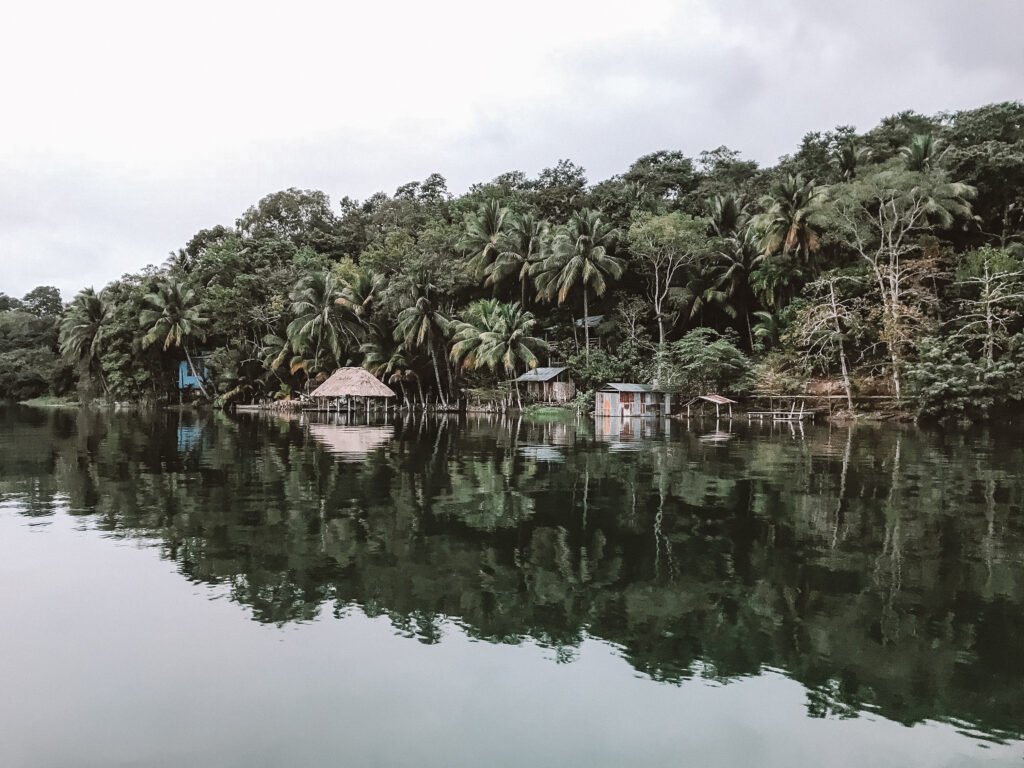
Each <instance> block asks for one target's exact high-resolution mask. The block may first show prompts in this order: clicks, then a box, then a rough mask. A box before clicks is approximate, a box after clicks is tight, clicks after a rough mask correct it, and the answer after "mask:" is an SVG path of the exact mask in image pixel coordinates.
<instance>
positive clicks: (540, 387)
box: [515, 367, 576, 403]
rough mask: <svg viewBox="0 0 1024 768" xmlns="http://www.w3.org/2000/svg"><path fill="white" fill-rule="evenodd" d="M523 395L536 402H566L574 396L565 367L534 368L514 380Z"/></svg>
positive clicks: (573, 389)
mask: <svg viewBox="0 0 1024 768" xmlns="http://www.w3.org/2000/svg"><path fill="white" fill-rule="evenodd" d="M515 383H516V385H517V386H518V387H519V388H520V390H521V391H522V393H523V395H525V396H526V397H528V398H530V399H531V400H534V401H536V402H538V403H567V402H569V401H570V400H572V399H573V398H574V397H576V387H575V386H573V383H572V382H571V381H569V369H568V368H566V367H561V368H559V367H551V368H534V369H533V370H531V371H527V372H526V373H524V374H523V375H522V376H520V377H519V378H518V379H516V381H515Z"/></svg>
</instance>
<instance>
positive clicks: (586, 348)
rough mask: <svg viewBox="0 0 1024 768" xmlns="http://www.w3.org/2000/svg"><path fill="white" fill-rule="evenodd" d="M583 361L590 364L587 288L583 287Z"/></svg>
mask: <svg viewBox="0 0 1024 768" xmlns="http://www.w3.org/2000/svg"><path fill="white" fill-rule="evenodd" d="M583 345H584V346H583V359H584V360H586V361H587V362H588V363H589V362H590V309H589V305H588V304H587V286H586V285H584V286H583Z"/></svg>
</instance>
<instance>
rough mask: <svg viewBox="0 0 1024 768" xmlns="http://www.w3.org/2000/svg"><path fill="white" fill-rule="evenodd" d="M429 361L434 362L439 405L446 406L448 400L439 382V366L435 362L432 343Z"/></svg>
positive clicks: (435, 349)
mask: <svg viewBox="0 0 1024 768" xmlns="http://www.w3.org/2000/svg"><path fill="white" fill-rule="evenodd" d="M430 361H431V362H432V363H433V364H434V379H435V380H436V381H437V399H438V400H440V401H441V405H443V406H444V407H445V408H447V407H448V400H447V398H446V397H445V394H444V385H442V384H441V368H440V367H439V366H438V364H437V346H436V345H434V344H431V345H430Z"/></svg>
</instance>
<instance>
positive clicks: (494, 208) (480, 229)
mask: <svg viewBox="0 0 1024 768" xmlns="http://www.w3.org/2000/svg"><path fill="white" fill-rule="evenodd" d="M507 215H508V209H507V208H503V207H502V205H501V204H500V203H499V202H498V201H497V200H488V201H487V202H486V203H484V204H483V205H482V206H480V209H479V210H478V211H477V213H476V215H475V216H470V217H468V218H467V220H466V232H465V234H464V235H463V236H462V241H461V246H462V249H463V250H464V251H466V252H467V253H469V254H472V255H471V256H470V259H469V262H468V266H469V268H470V269H471V270H472V271H473V273H474V274H475V275H476V276H477V277H478V278H479V277H482V276H483V275H484V273H485V271H486V269H487V267H489V266H490V265H491V264H492V263H494V261H495V259H497V258H498V254H500V253H501V252H502V250H503V248H502V241H503V238H504V236H505V231H506V229H507V224H506V221H505V218H506V216H507Z"/></svg>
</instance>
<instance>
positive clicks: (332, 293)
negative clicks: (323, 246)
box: [287, 271, 342, 373]
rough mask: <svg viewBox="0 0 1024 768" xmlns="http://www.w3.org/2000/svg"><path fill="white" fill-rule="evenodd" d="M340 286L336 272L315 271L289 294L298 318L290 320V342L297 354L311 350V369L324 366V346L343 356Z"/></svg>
mask: <svg viewBox="0 0 1024 768" xmlns="http://www.w3.org/2000/svg"><path fill="white" fill-rule="evenodd" d="M338 289H339V286H338V280H337V278H336V277H335V276H334V274H333V273H331V272H326V271H325V272H314V273H313V274H310V275H307V276H306V277H304V278H303V279H302V280H300V281H299V283H298V284H297V285H296V286H295V289H294V290H293V291H292V293H291V296H290V298H291V300H292V306H291V310H292V314H293V315H294V317H295V319H294V320H292V321H291V322H290V323H289V324H288V329H287V334H288V342H289V344H290V345H291V348H292V350H293V351H294V352H295V353H296V354H298V355H303V354H306V355H308V354H309V353H310V352H312V357H311V358H309V359H310V361H311V368H312V370H311V371H310V372H312V373H319V372H320V371H322V370H323V367H324V366H323V359H322V354H323V352H324V347H326V348H327V349H328V350H329V351H330V352H331V353H332V354H333V355H334V357H335V360H338V359H340V358H341V330H342V322H341V317H340V316H339V312H338V298H339V290H338ZM294 367H295V366H294V365H293V368H294Z"/></svg>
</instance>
